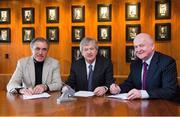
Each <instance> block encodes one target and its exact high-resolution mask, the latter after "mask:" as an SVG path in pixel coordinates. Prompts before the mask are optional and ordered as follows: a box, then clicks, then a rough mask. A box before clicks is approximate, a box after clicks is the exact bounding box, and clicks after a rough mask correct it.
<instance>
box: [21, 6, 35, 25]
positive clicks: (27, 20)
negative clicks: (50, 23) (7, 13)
mask: <svg viewBox="0 0 180 117" xmlns="http://www.w3.org/2000/svg"><path fill="white" fill-rule="evenodd" d="M22 21H23V24H33V23H34V8H22Z"/></svg>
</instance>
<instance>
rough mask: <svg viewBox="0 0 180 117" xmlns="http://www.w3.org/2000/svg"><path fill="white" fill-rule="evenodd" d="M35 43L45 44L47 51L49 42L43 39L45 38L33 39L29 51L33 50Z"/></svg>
mask: <svg viewBox="0 0 180 117" xmlns="http://www.w3.org/2000/svg"><path fill="white" fill-rule="evenodd" d="M36 42H45V43H46V44H47V46H48V48H47V49H49V46H50V43H49V41H48V40H47V39H45V38H43V37H37V38H34V39H33V40H32V41H31V43H30V47H31V49H33V47H34V43H36Z"/></svg>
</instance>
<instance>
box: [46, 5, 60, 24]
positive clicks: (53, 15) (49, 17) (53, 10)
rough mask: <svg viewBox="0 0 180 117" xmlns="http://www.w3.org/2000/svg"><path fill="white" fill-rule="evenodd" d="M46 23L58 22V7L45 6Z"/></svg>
mask: <svg viewBox="0 0 180 117" xmlns="http://www.w3.org/2000/svg"><path fill="white" fill-rule="evenodd" d="M46 21H47V23H59V7H46Z"/></svg>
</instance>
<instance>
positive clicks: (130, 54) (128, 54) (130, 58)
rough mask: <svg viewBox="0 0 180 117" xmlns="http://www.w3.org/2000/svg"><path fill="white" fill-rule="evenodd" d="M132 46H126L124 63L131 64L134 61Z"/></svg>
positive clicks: (134, 55)
mask: <svg viewBox="0 0 180 117" xmlns="http://www.w3.org/2000/svg"><path fill="white" fill-rule="evenodd" d="M136 58H137V57H136V54H135V51H134V46H126V63H131V62H133V61H135V60H136Z"/></svg>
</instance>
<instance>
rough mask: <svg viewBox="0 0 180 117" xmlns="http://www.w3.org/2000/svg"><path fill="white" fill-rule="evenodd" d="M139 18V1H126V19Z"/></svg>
mask: <svg viewBox="0 0 180 117" xmlns="http://www.w3.org/2000/svg"><path fill="white" fill-rule="evenodd" d="M139 19H140V3H126V20H139Z"/></svg>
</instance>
